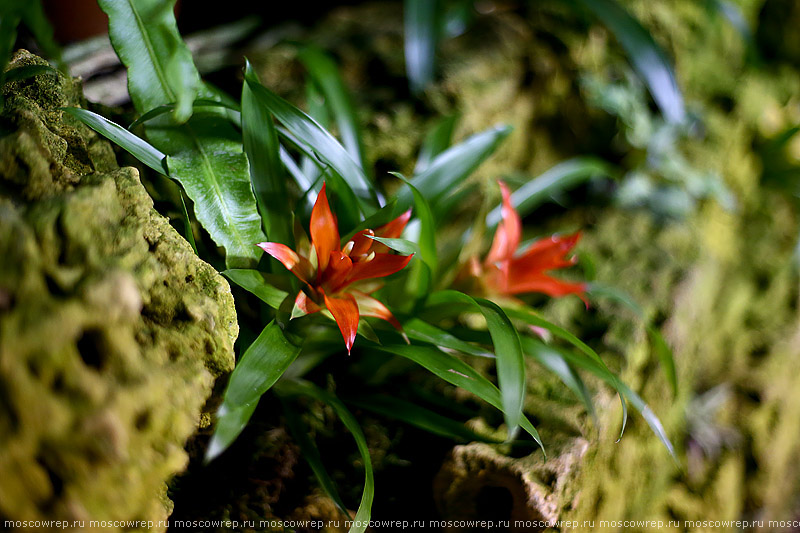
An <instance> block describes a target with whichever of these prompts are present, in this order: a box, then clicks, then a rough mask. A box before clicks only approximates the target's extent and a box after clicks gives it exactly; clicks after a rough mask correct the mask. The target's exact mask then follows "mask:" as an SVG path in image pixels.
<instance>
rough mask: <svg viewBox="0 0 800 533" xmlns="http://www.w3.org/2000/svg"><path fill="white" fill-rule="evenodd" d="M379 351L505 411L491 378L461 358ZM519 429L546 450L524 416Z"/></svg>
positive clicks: (430, 351) (412, 349)
mask: <svg viewBox="0 0 800 533" xmlns="http://www.w3.org/2000/svg"><path fill="white" fill-rule="evenodd" d="M376 349H377V350H380V351H384V352H387V353H391V354H395V355H399V356H400V357H405V358H406V359H409V360H410V361H413V362H415V363H417V364H418V365H420V366H422V367H424V368H426V369H427V370H429V371H430V372H432V373H433V374H435V375H437V376H439V377H440V378H442V379H443V380H445V381H447V382H448V383H450V384H451V385H455V386H456V387H461V388H462V389H464V390H466V391H469V392H471V393H472V394H474V395H475V396H477V397H478V398H480V399H482V400H483V401H485V402H486V403H488V404H489V405H491V406H493V407H495V408H496V409H498V410H500V411H503V399H502V396H501V394H500V389H498V388H497V387H495V386H494V385H493V384H492V383H491V382H490V381H489V380H488V379H486V378H485V377H483V376H482V375H480V374H479V373H478V372H476V371H475V369H474V368H472V367H471V366H469V365H468V364H466V363H465V362H463V361H462V360H460V359H457V358H456V357H453V356H452V355H449V354H446V353H444V352H442V351H440V350H438V349H436V348H434V347H432V346H416V345H413V346H408V345H389V346H379V347H377V348H376ZM520 426H521V427H522V429H524V430H525V431H526V432H527V433H528V434H529V435H530V436H531V437H532V438H533V440H535V441H536V443H537V444H539V446H540V447H541V448H542V452H544V451H545V449H544V444H542V440H541V438H540V437H539V432H538V431H536V428H534V427H533V425H532V424H531V423H530V421H529V420H528V418H527V417H526V416H525V415H522V416H521V417H520Z"/></svg>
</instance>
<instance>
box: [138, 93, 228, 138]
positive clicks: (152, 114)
mask: <svg viewBox="0 0 800 533" xmlns="http://www.w3.org/2000/svg"><path fill="white" fill-rule="evenodd" d="M175 107H176V105H175V104H165V105H160V106H158V107H156V108H155V109H151V110H150V111H148V112H147V113H145V114H143V115H142V116H141V117H139V118H137V119H136V120H134V121H133V122H131V124H130V126H128V130H129V131H133V129H134V128H135V127H136V126H139V125H140V124H144V123H145V122H149V121H151V120H153V119H154V118H157V117H160V116H162V115H166V114H167V113H170V112H171V111H173V110H175ZM193 107H222V108H225V109H230V110H232V111H239V106H237V105H232V104H231V103H230V102H218V101H216V100H211V99H209V98H198V99H197V100H195V101H194V103H193Z"/></svg>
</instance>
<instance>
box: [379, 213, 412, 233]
mask: <svg viewBox="0 0 800 533" xmlns="http://www.w3.org/2000/svg"><path fill="white" fill-rule="evenodd" d="M410 219H411V208H409V209H408V210H407V211H406V212H405V213H403V214H402V215H400V216H399V217H397V218H396V219H394V220H392V221H391V222H387V223H386V224H384V225H383V226H381V227H379V228H378V229H376V230H375V235H377V236H378V237H386V238H388V239H396V238H397V237H399V236H400V235H401V234H402V233H403V230H404V229H406V224H408V221H409V220H410Z"/></svg>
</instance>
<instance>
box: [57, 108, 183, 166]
mask: <svg viewBox="0 0 800 533" xmlns="http://www.w3.org/2000/svg"><path fill="white" fill-rule="evenodd" d="M61 110H62V111H64V112H66V113H69V114H70V115H72V116H73V117H75V118H77V119H78V120H80V121H81V122H83V123H84V124H86V125H87V126H89V127H90V128H92V129H93V130H94V131H96V132H97V133H99V134H100V135H102V136H103V137H105V138H107V139H108V140H110V141H111V142H113V143H114V144H116V145H118V146H119V147H120V148H123V149H124V150H125V151H126V152H128V153H129V154H131V155H132V156H133V157H135V158H136V159H138V160H139V161H140V162H141V163H142V164H144V165H147V166H148V167H150V168H152V169H153V170H155V171H156V172H158V173H159V174H164V175H166V176H169V172H168V171H167V167H166V161H165V158H166V156H165V155H164V154H163V153H161V152H160V151H159V150H158V149H157V148H155V147H153V146H151V145H150V144H149V143H148V142H147V141H145V140H144V139H141V138H139V137H137V136H136V135H134V134H133V133H131V132H129V131H128V130H126V129H125V128H123V127H122V126H120V125H118V124H114V123H113V122H111V121H110V120H108V119H106V118H103V117H101V116H100V115H98V114H97V113H92V112H91V111H87V110H86V109H79V108H77V107H63V108H61Z"/></svg>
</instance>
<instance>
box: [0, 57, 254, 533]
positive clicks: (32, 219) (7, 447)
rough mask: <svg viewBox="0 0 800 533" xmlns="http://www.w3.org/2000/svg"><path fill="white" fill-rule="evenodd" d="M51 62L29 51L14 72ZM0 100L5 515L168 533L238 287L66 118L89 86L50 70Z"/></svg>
mask: <svg viewBox="0 0 800 533" xmlns="http://www.w3.org/2000/svg"><path fill="white" fill-rule="evenodd" d="M41 63H43V61H42V60H41V59H39V58H37V57H35V56H33V55H31V54H29V53H27V52H25V51H20V52H18V53H17V54H16V56H15V58H14V59H13V61H12V63H11V65H10V68H15V67H18V66H24V65H29V64H41ZM3 93H4V95H5V98H6V103H5V110H4V111H3V114H2V116H1V117H0V121H1V122H0V127H2V132H3V133H2V138H0V257H1V258H2V259H0V472H2V475H0V518H1V519H2V520H40V519H66V520H77V521H82V522H77V523H75V526H76V529H84V528H86V529H97V530H100V529H102V530H104V531H106V530H109V528H107V527H93V525H92V524H91V523H90V522H89V521H90V520H106V521H119V520H141V521H153V522H154V523H155V524H154V525H153V526H152V529H154V530H163V529H165V527H166V526H165V524H161V525H159V524H158V521H159V520H166V518H167V516H168V515H169V513H170V511H171V502H170V501H169V499H168V498H167V497H166V482H167V481H168V480H169V479H170V477H171V476H172V475H174V474H175V473H176V472H179V471H181V470H182V469H183V468H184V467H185V465H186V462H187V455H186V452H185V451H184V445H185V442H186V440H187V438H188V437H189V436H190V435H191V434H192V433H193V432H194V431H195V429H196V427H197V424H198V421H199V419H200V416H201V410H202V407H203V405H204V403H205V402H206V400H207V398H208V396H209V394H210V392H211V390H212V385H213V382H214V379H215V377H217V376H219V375H220V374H222V373H224V372H227V371H230V370H231V369H232V367H233V364H234V356H233V343H234V341H235V339H236V337H237V335H238V325H237V322H236V314H235V310H234V306H233V298H232V296H231V293H230V289H229V287H228V285H227V283H226V281H225V280H224V279H223V278H222V277H220V276H219V274H218V273H217V272H216V271H215V270H214V269H213V268H212V267H211V266H210V265H208V264H206V263H205V262H203V261H201V260H200V259H199V258H198V257H197V256H196V255H195V254H194V253H193V252H192V249H191V247H190V246H189V244H188V243H187V242H186V241H185V240H184V239H183V238H181V237H180V236H179V235H178V233H177V232H176V231H175V230H174V229H173V228H172V227H171V226H170V224H169V222H168V221H167V219H165V218H164V217H162V216H161V215H159V214H158V213H157V212H156V211H155V210H154V209H153V203H152V201H151V199H150V197H149V196H148V194H147V192H146V190H145V189H144V187H143V186H142V184H141V182H140V181H139V176H138V172H137V170H136V169H134V168H118V167H117V165H116V162H115V160H114V155H113V152H112V150H111V148H110V146H109V145H108V143H107V142H105V141H104V140H102V139H100V138H99V137H98V136H97V135H96V134H95V133H94V132H92V131H90V130H89V129H88V128H86V127H85V126H83V125H81V124H79V123H78V122H77V121H75V120H73V119H71V118H70V117H68V116H65V114H64V113H62V111H60V110H59V108H60V107H63V106H80V105H85V102H84V101H83V100H82V97H81V96H80V83H79V82H77V81H75V80H71V79H67V78H65V77H63V76H61V75H55V74H41V75H38V76H36V77H34V78H30V79H27V80H22V81H17V82H13V83H9V84H7V85H6V86H5V87H4V88H3ZM70 525H72V524H70ZM142 525H143V524H141V523H140V524H138V526H140V527H138V528H139V529H143V528H142V527H141V526H142ZM116 526H120V523H119V522H117V523H116ZM144 528H147V525H145V527H144ZM110 529H112V530H114V529H125V528H124V527H121V526H120V527H112V528H110Z"/></svg>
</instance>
